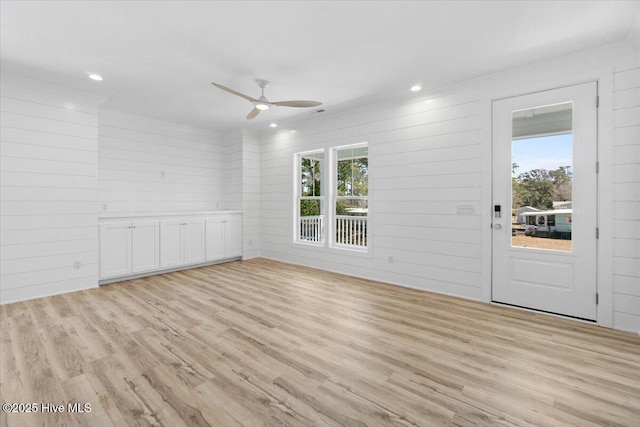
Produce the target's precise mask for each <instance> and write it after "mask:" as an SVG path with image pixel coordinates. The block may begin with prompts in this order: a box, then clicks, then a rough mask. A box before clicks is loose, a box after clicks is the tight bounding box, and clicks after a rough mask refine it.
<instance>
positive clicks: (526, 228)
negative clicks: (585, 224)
mask: <svg viewBox="0 0 640 427" xmlns="http://www.w3.org/2000/svg"><path fill="white" fill-rule="evenodd" d="M511 150H512V151H511V155H512V163H511V194H512V205H511V208H512V240H511V245H512V246H514V247H526V248H537V249H550V250H560V251H571V250H572V238H571V228H572V221H573V209H572V200H573V179H574V178H573V133H572V103H570V102H569V103H564V104H559V105H552V106H544V107H537V108H532V109H527V110H522V111H515V112H514V113H513V141H512V146H511Z"/></svg>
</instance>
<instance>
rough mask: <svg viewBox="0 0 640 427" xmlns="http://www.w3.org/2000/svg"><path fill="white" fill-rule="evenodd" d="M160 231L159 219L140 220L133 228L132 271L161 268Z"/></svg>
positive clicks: (139, 271)
mask: <svg viewBox="0 0 640 427" xmlns="http://www.w3.org/2000/svg"><path fill="white" fill-rule="evenodd" d="M159 238H160V232H159V223H158V222H157V221H138V222H134V223H133V228H132V229H131V272H132V273H141V272H143V271H151V270H157V269H158V268H160V257H159V248H160V241H159Z"/></svg>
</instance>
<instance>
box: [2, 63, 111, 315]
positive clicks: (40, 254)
mask: <svg viewBox="0 0 640 427" xmlns="http://www.w3.org/2000/svg"><path fill="white" fill-rule="evenodd" d="M1 84H2V87H1V94H2V98H1V106H0V109H1V110H2V112H1V115H0V124H1V127H0V132H1V135H0V140H1V142H0V144H1V147H0V174H1V177H0V184H1V186H0V190H1V191H0V200H1V208H0V214H1V215H0V228H1V237H0V249H1V251H0V252H1V253H0V292H1V294H0V302H2V303H8V302H12V301H18V300H24V299H30V298H36V297H40V296H45V295H52V294H58V293H64V292H70V291H74V290H78V289H86V288H91V287H96V286H97V285H98V240H97V239H98V232H97V224H98V182H97V171H98V168H97V164H98V156H97V153H98V115H97V110H98V104H99V103H100V102H102V99H101V98H98V97H96V96H94V95H89V94H86V93H81V92H77V91H74V90H71V89H68V88H63V87H59V86H54V85H50V84H46V83H43V82H40V81H34V80H28V79H25V78H21V77H17V76H12V75H8V74H6V73H3V75H2V78H1ZM75 262H79V263H80V264H79V268H74V263H75Z"/></svg>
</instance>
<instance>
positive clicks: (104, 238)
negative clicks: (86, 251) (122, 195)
mask: <svg viewBox="0 0 640 427" xmlns="http://www.w3.org/2000/svg"><path fill="white" fill-rule="evenodd" d="M130 226H131V223H128V222H126V223H125V222H114V223H106V224H101V225H100V279H107V278H109V277H118V276H125V275H127V274H130V273H131V228H129V227H130Z"/></svg>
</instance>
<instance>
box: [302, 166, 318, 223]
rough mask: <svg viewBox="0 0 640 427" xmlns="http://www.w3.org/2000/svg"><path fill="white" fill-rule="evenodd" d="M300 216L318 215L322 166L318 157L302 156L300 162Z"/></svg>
mask: <svg viewBox="0 0 640 427" xmlns="http://www.w3.org/2000/svg"><path fill="white" fill-rule="evenodd" d="M300 187H301V188H300V195H301V196H302V197H303V199H301V200H300V216H317V215H320V212H321V206H320V200H318V199H304V197H318V196H321V195H322V168H321V164H320V160H319V159H315V158H311V157H303V158H302V159H301V162H300Z"/></svg>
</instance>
